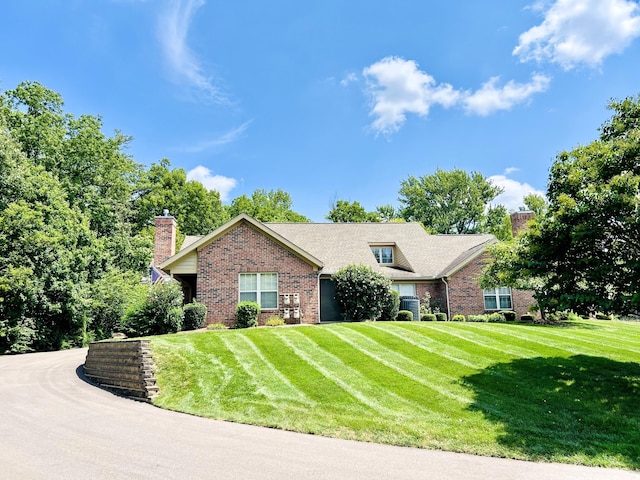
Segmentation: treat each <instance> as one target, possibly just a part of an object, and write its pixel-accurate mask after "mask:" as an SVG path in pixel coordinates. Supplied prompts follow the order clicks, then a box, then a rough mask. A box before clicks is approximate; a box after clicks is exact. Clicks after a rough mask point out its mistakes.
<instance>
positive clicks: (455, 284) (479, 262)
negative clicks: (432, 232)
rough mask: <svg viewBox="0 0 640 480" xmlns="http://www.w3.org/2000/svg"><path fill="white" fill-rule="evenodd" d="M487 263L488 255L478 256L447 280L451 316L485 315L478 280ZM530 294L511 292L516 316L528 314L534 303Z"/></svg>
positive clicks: (528, 292) (482, 296)
mask: <svg viewBox="0 0 640 480" xmlns="http://www.w3.org/2000/svg"><path fill="white" fill-rule="evenodd" d="M487 261H489V255H488V254H483V255H480V256H479V257H477V258H476V259H474V260H473V261H472V262H471V263H469V264H468V265H466V266H465V267H464V268H462V269H461V270H459V271H458V272H456V273H455V274H454V275H452V276H451V278H450V279H449V280H448V282H449V300H450V303H451V316H453V315H457V314H461V315H478V314H482V313H485V309H484V295H483V291H482V288H481V287H480V284H479V280H478V279H479V278H480V275H481V274H482V269H483V268H484V265H485V263H486V262H487ZM532 294H533V292H530V291H523V290H512V291H511V301H512V307H513V308H512V310H513V311H515V312H516V313H517V314H518V316H520V315H522V314H525V313H529V306H530V305H533V304H534V303H535V300H534V299H533V296H532Z"/></svg>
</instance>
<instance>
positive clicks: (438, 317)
mask: <svg viewBox="0 0 640 480" xmlns="http://www.w3.org/2000/svg"><path fill="white" fill-rule="evenodd" d="M435 316H436V320H437V321H438V322H446V321H447V314H446V313H444V312H438V313H436V314H435Z"/></svg>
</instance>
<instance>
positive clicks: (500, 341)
mask: <svg viewBox="0 0 640 480" xmlns="http://www.w3.org/2000/svg"><path fill="white" fill-rule="evenodd" d="M496 325H507V324H496V323H481V322H477V323H476V322H464V323H457V322H453V323H452V322H449V323H447V324H446V326H447V327H449V326H451V330H452V331H455V332H458V334H460V333H461V332H469V333H470V334H476V335H480V336H481V337H484V338H485V339H487V340H486V341H488V342H493V344H494V346H496V347H499V346H500V345H505V352H506V351H507V350H509V351H511V352H513V355H512V356H513V358H527V357H532V356H562V357H564V356H567V355H568V354H569V352H567V350H565V349H563V348H557V347H554V346H550V345H548V344H546V343H544V342H532V341H531V339H529V338H520V337H516V336H514V332H515V331H516V330H517V328H518V327H520V326H522V325H516V324H509V330H506V331H505V330H501V329H499V328H496ZM513 347H517V349H518V350H517V351H518V352H519V354H515V351H514V350H513ZM525 352H529V353H528V355H525Z"/></svg>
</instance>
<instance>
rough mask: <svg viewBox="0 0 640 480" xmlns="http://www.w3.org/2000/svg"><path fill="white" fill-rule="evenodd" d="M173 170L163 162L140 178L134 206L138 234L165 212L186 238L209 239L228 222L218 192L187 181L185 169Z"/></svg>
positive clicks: (168, 164)
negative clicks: (208, 234)
mask: <svg viewBox="0 0 640 480" xmlns="http://www.w3.org/2000/svg"><path fill="white" fill-rule="evenodd" d="M170 167H171V163H170V162H169V160H167V159H163V160H161V161H160V163H159V164H152V165H151V167H150V168H149V170H147V171H146V172H144V173H143V174H142V175H141V177H140V180H139V181H138V183H137V185H136V194H135V200H134V202H133V204H134V208H135V213H136V215H135V225H136V229H137V231H142V230H143V229H144V228H145V227H146V226H149V225H152V224H153V219H154V218H155V217H156V216H159V215H162V214H163V212H164V210H165V209H166V210H168V211H169V213H170V214H171V215H173V216H174V217H176V221H177V223H178V227H179V228H180V231H181V232H182V233H184V234H187V235H206V234H207V233H210V232H212V231H213V230H215V229H216V228H217V227H219V226H220V225H222V224H223V223H225V222H226V221H227V220H228V219H229V216H228V213H227V211H226V210H225V208H224V207H223V206H222V202H221V201H220V194H219V193H218V192H217V191H215V190H207V189H206V188H205V187H204V185H202V183H200V182H198V181H195V180H187V174H186V172H185V171H184V169H182V168H174V169H171V168H170Z"/></svg>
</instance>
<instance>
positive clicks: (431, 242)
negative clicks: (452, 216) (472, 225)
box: [265, 222, 495, 280]
mask: <svg viewBox="0 0 640 480" xmlns="http://www.w3.org/2000/svg"><path fill="white" fill-rule="evenodd" d="M265 225H266V226H267V227H269V228H270V229H271V230H273V231H275V232H277V233H278V234H280V235H281V236H282V237H284V238H286V239H288V240H289V241H290V242H292V243H294V244H295V245H297V246H298V247H300V248H301V249H302V250H305V251H307V252H309V253H310V254H312V255H313V256H315V257H317V258H319V259H321V260H322V261H323V263H324V268H323V270H322V272H323V273H327V274H332V273H335V272H336V271H337V270H339V269H340V268H342V267H345V266H347V265H349V264H353V263H363V264H365V265H369V266H370V267H372V268H373V269H374V270H377V271H380V272H384V273H385V274H386V275H388V276H389V277H390V278H392V279H397V280H401V279H407V280H409V279H416V278H440V277H442V276H446V275H447V274H449V273H452V272H453V271H455V270H457V268H458V267H460V266H462V265H464V264H465V263H466V261H467V260H469V259H471V258H473V257H475V256H476V254H478V253H481V252H482V250H484V247H485V246H486V245H488V244H489V243H492V242H494V241H495V237H494V236H493V235H429V234H428V233H427V232H426V231H425V230H424V228H422V226H421V225H420V224H419V223H413V222H412V223H265ZM372 244H388V245H394V246H395V248H396V256H397V255H398V253H400V254H401V255H402V256H403V257H404V258H405V259H406V261H407V263H408V264H409V265H410V266H411V271H407V270H403V269H399V268H394V267H384V266H381V265H379V264H378V263H377V262H376V259H375V257H374V256H373V254H372V253H371V245H372Z"/></svg>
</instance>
